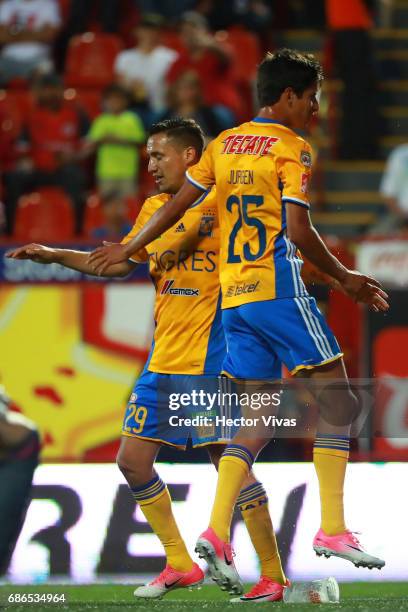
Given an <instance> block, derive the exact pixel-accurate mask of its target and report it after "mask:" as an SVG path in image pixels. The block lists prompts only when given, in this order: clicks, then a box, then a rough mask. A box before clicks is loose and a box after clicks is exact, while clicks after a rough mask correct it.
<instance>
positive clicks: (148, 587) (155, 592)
mask: <svg viewBox="0 0 408 612" xmlns="http://www.w3.org/2000/svg"><path fill="white" fill-rule="evenodd" d="M203 580H204V573H203V571H202V570H201V568H200V567H199V566H198V565H197V563H194V565H193V568H192V569H191V570H190V571H189V572H178V571H177V570H175V569H173V568H172V567H171V566H170V565H166V567H165V568H164V570H163V571H162V572H161V574H159V575H158V576H157V578H155V579H154V580H153V581H152V582H149V584H145V585H144V586H141V587H138V588H137V589H136V590H135V591H134V593H133V594H134V596H135V597H140V598H144V599H160V598H161V597H163V596H164V595H167V593H170V591H174V589H184V588H190V589H192V588H194V587H198V586H199V585H200V584H201V583H202V582H203Z"/></svg>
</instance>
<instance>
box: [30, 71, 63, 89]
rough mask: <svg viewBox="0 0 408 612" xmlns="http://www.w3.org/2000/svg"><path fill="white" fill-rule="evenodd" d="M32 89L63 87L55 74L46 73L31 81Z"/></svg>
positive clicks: (59, 78) (61, 81) (59, 77)
mask: <svg viewBox="0 0 408 612" xmlns="http://www.w3.org/2000/svg"><path fill="white" fill-rule="evenodd" d="M32 84H33V86H34V87H64V81H63V80H62V77H61V76H60V75H59V74H57V73H56V72H46V73H45V74H41V75H39V76H37V77H35V78H34V79H33V81H32Z"/></svg>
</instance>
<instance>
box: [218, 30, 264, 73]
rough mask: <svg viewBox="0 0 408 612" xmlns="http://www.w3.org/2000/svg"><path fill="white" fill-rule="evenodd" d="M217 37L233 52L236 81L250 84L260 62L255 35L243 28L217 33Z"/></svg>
mask: <svg viewBox="0 0 408 612" xmlns="http://www.w3.org/2000/svg"><path fill="white" fill-rule="evenodd" d="M217 37H218V38H219V39H220V40H221V41H222V42H224V43H226V44H227V45H228V46H230V48H232V50H233V52H234V55H235V62H234V63H235V74H236V78H237V80H238V81H243V82H246V83H248V82H251V81H252V80H253V79H254V77H255V74H256V67H257V66H258V64H259V62H260V61H261V48H260V46H259V41H258V39H257V37H256V36H255V34H252V32H248V31H247V30H244V29H243V28H240V27H234V28H230V29H229V30H228V31H227V32H218V33H217Z"/></svg>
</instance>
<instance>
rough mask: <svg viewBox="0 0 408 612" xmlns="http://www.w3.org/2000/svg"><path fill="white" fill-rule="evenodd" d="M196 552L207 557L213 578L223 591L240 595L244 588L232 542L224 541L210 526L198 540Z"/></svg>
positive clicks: (201, 556)
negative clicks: (236, 565) (236, 566)
mask: <svg viewBox="0 0 408 612" xmlns="http://www.w3.org/2000/svg"><path fill="white" fill-rule="evenodd" d="M195 551H196V553H198V556H199V557H200V559H205V561H206V562H207V564H208V569H209V572H210V576H211V578H212V579H213V580H214V581H215V582H216V583H217V584H218V586H219V587H220V588H221V589H222V590H223V591H228V593H230V594H231V595H240V594H241V593H243V591H244V588H243V585H242V582H241V579H240V577H239V575H238V572H237V570H236V568H235V565H234V559H233V557H234V554H235V553H234V551H233V550H232V547H231V544H228V542H223V541H222V540H220V538H219V537H218V536H217V535H216V533H215V531H214V530H213V529H212V528H211V527H209V528H208V529H207V530H206V531H204V532H203V533H202V534H201V535H200V537H199V538H198V540H197V544H196V548H195Z"/></svg>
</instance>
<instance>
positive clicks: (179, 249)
mask: <svg viewBox="0 0 408 612" xmlns="http://www.w3.org/2000/svg"><path fill="white" fill-rule="evenodd" d="M169 199H171V196H170V195H168V194H159V195H155V196H152V197H151V198H148V199H147V200H146V201H145V202H144V204H143V207H142V209H141V211H140V214H139V216H138V217H137V220H136V223H135V224H134V226H133V228H132V230H131V231H130V233H129V234H128V235H127V236H126V237H125V238H124V239H123V240H122V244H126V243H127V242H129V241H130V240H131V239H132V238H133V237H134V236H135V235H136V234H137V233H138V232H139V231H140V229H141V228H142V227H143V226H144V225H145V224H146V223H147V221H148V220H149V219H150V217H151V216H152V215H153V214H154V213H155V212H156V210H158V209H159V208H160V207H161V206H163V205H164V204H165V203H166V202H167V201H168V200H169ZM218 256H219V225H218V216H217V204H216V198H215V189H214V190H212V191H211V192H210V193H209V194H208V195H206V197H205V196H204V197H202V198H200V200H198V201H197V202H196V203H195V204H193V205H192V206H191V207H190V208H189V209H188V211H187V212H186V214H185V215H184V217H183V219H182V220H181V221H180V222H179V223H177V224H176V225H174V226H173V227H172V228H170V229H169V230H167V231H166V232H165V233H164V234H163V235H162V236H160V237H159V238H157V239H156V240H154V241H153V242H152V243H150V244H149V245H148V246H147V247H146V248H145V249H142V250H141V251H138V252H137V253H135V254H134V255H132V258H131V259H132V260H133V261H135V262H148V263H149V271H150V275H151V277H152V280H153V283H154V286H155V289H156V300H155V307H154V320H155V331H154V338H153V343H152V348H151V351H150V355H149V359H148V362H147V364H146V366H147V369H148V370H150V371H151V372H159V373H163V374H197V375H199V374H209V375H214V374H218V373H219V372H220V371H221V365H222V361H223V358H224V356H225V351H226V347H225V339H224V332H223V328H222V322H221V308H220V305H221V297H220V296H221V291H220V284H219V275H218Z"/></svg>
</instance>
